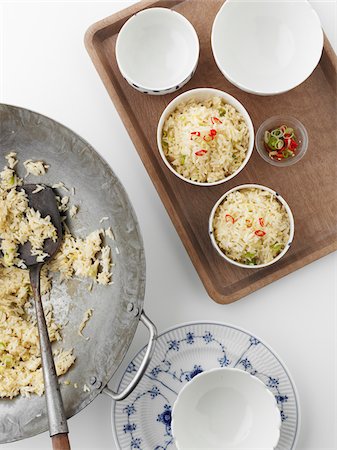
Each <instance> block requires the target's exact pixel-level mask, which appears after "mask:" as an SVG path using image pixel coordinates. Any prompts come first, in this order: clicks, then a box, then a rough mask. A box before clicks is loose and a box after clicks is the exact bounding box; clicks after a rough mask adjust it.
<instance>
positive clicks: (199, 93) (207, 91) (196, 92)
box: [157, 88, 254, 186]
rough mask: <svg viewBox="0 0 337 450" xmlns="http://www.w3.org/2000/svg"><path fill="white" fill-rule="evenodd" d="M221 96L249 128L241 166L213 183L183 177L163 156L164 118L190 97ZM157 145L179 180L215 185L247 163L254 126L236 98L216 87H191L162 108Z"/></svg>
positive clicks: (195, 98)
mask: <svg viewBox="0 0 337 450" xmlns="http://www.w3.org/2000/svg"><path fill="white" fill-rule="evenodd" d="M215 96H216V97H221V98H222V99H223V100H224V101H225V102H226V103H228V104H230V105H232V106H234V108H235V109H236V110H237V111H238V112H239V113H240V114H241V115H242V116H243V118H244V120H245V122H246V124H247V127H248V130H249V144H248V150H247V154H246V157H245V159H244V160H243V162H242V164H241V166H240V167H239V168H238V169H237V170H236V171H235V172H233V173H232V174H231V175H229V176H228V177H226V178H224V179H223V180H219V181H215V182H213V183H201V182H198V181H193V180H190V179H188V178H185V177H183V176H182V175H181V174H180V173H178V172H177V171H176V170H175V169H174V168H173V167H172V165H171V164H170V163H169V161H168V160H167V158H166V156H165V152H164V149H163V146H162V142H161V141H162V132H163V126H164V123H165V121H166V119H167V118H168V117H169V115H170V114H171V113H172V112H173V111H174V110H175V109H176V107H177V106H178V105H179V104H180V103H185V102H188V101H189V100H191V99H194V100H200V101H203V100H207V99H209V98H212V97H215ZM157 146H158V149H159V153H160V156H161V157H162V159H163V161H164V163H165V164H166V166H167V167H168V168H169V169H170V171H171V172H172V173H174V174H175V175H176V176H177V177H178V178H180V179H181V180H184V181H186V182H187V183H190V184H194V185H196V186H216V185H218V184H221V183H224V182H225V181H228V180H231V179H232V178H233V177H235V175H237V174H238V173H239V172H241V170H242V169H243V168H244V167H245V165H246V164H247V163H248V161H249V158H250V157H251V155H252V152H253V148H254V127H253V123H252V120H251V118H250V116H249V114H248V112H247V110H246V109H245V108H244V106H243V105H242V103H240V102H239V101H238V100H237V99H236V98H234V97H233V96H231V95H229V94H227V93H226V92H223V91H220V90H218V89H212V88H198V89H191V90H190V91H186V92H183V93H182V94H180V95H178V97H176V98H174V99H173V100H172V101H171V102H170V103H169V104H168V105H167V107H166V108H165V109H164V111H163V113H162V115H161V116H160V119H159V122H158V127H157Z"/></svg>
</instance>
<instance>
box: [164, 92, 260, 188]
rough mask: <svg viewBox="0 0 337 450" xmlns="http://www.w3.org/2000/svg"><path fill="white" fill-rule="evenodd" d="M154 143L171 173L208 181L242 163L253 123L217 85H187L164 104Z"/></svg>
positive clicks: (249, 145) (251, 138)
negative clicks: (194, 86) (212, 87)
mask: <svg viewBox="0 0 337 450" xmlns="http://www.w3.org/2000/svg"><path fill="white" fill-rule="evenodd" d="M157 145H158V149H159V152H160V155H161V157H162V159H163V161H164V163H165V164H166V166H167V167H168V168H169V169H170V170H171V172H173V173H174V174H175V175H176V176H177V177H179V178H181V179H182V180H184V181H187V182H188V183H191V184H194V185H198V186H214V185H217V184H220V183H224V182H225V181H228V180H230V179H232V178H233V177H234V176H235V175H237V174H238V173H239V172H240V171H241V170H242V169H243V168H244V167H245V165H246V164H247V162H248V160H249V158H250V156H251V154H252V151H253V147H254V128H253V124H252V121H251V119H250V117H249V114H248V112H247V111H246V109H245V108H244V107H243V105H242V104H241V103H240V102H239V101H238V100H236V99H235V98H234V97H232V96H231V95H229V94H227V93H225V92H223V91H220V90H218V89H209V88H199V89H192V90H190V91H187V92H184V93H183V94H181V95H179V96H178V97H176V98H175V99H174V100H172V101H171V103H169V104H168V106H167V107H166V108H165V110H164V112H163V113H162V115H161V117H160V120H159V123H158V128H157Z"/></svg>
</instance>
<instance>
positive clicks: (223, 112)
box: [219, 108, 226, 117]
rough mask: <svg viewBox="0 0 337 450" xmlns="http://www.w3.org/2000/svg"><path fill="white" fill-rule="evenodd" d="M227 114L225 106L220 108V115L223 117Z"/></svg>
mask: <svg viewBox="0 0 337 450" xmlns="http://www.w3.org/2000/svg"><path fill="white" fill-rule="evenodd" d="M225 114H226V110H225V108H219V115H220V116H221V117H223V116H224V115H225Z"/></svg>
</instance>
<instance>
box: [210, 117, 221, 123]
mask: <svg viewBox="0 0 337 450" xmlns="http://www.w3.org/2000/svg"><path fill="white" fill-rule="evenodd" d="M211 121H212V123H213V124H214V123H222V122H221V120H220V119H218V118H217V117H212V118H211Z"/></svg>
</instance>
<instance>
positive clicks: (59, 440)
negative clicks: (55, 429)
mask: <svg viewBox="0 0 337 450" xmlns="http://www.w3.org/2000/svg"><path fill="white" fill-rule="evenodd" d="M51 440H52V444H53V450H70V443H69V439H68V434H67V433H62V434H56V435H55V436H53V437H52V438H51Z"/></svg>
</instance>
